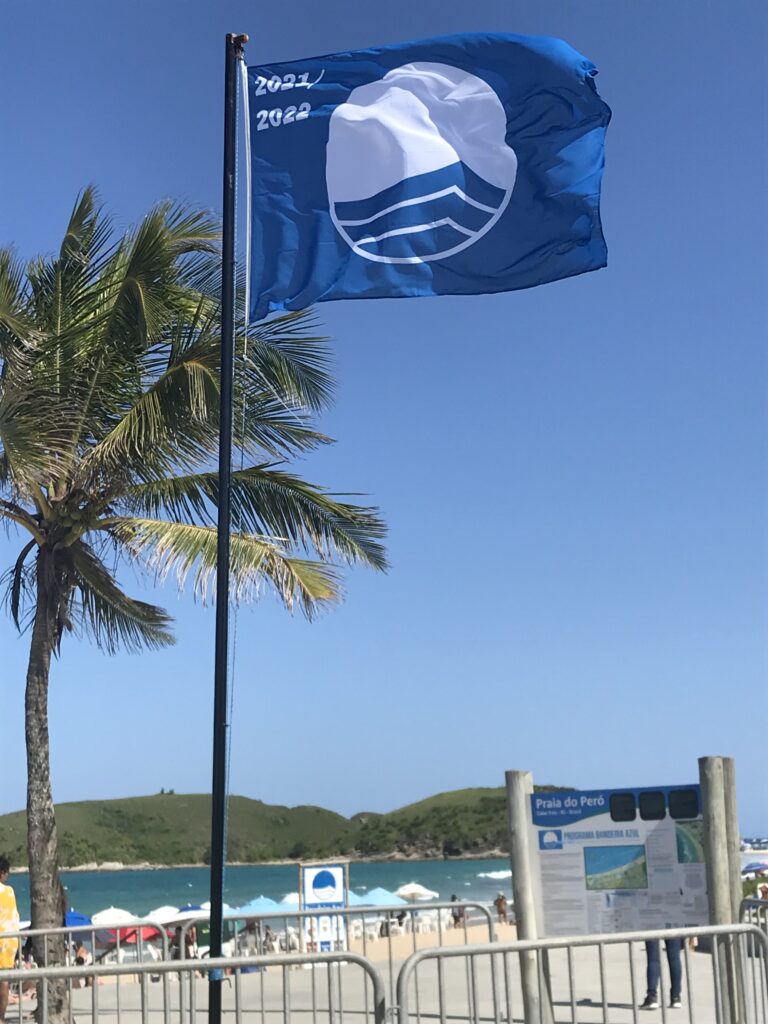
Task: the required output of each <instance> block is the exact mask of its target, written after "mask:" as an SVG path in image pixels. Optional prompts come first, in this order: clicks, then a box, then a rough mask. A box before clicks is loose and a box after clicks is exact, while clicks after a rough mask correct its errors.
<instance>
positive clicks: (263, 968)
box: [0, 952, 385, 1024]
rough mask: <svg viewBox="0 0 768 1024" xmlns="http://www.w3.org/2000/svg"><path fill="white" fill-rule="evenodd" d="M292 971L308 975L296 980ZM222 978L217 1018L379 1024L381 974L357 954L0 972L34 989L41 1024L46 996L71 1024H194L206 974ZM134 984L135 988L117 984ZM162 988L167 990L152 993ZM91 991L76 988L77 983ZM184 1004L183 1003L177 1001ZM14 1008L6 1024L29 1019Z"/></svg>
mask: <svg viewBox="0 0 768 1024" xmlns="http://www.w3.org/2000/svg"><path fill="white" fill-rule="evenodd" d="M297 968H299V969H300V968H304V969H305V971H306V973H305V971H300V972H297V971H296V969H297ZM213 971H220V972H222V974H223V980H222V1011H223V1013H224V1014H225V1015H226V1018H229V1019H230V1020H234V1021H235V1022H236V1024H241V1022H243V1021H245V1022H257V1021H258V1022H259V1024H268V1022H275V1021H284V1022H290V1021H291V1020H292V1019H294V1018H297V1017H298V1018H299V1019H300V1020H304V1021H310V1020H311V1021H312V1024H320V1022H323V1024H325V1022H331V1024H351V1022H352V1021H354V1022H355V1024H361V1022H362V1024H384V1020H385V987H384V982H383V979H382V977H381V974H380V973H379V972H378V971H377V970H376V968H375V967H374V966H373V964H371V963H369V961H367V960H366V959H365V957H362V956H358V955H357V954H355V953H349V952H345V953H311V954H307V953H287V954H284V955H278V956H263V957H259V958H258V961H254V960H253V959H251V958H248V957H221V958H220V959H216V960H211V959H209V960H205V961H196V960H175V961H173V960H171V961H163V962H160V963H135V964H126V963H122V964H96V965H92V966H88V967H83V966H78V967H35V968H32V969H30V970H23V969H22V970H13V971H3V972H0V977H2V980H3V981H8V982H10V984H11V986H12V987H15V986H18V985H23V984H27V983H29V984H32V985H35V986H36V987H37V989H38V991H39V993H40V996H39V998H40V1000H41V1010H42V1019H43V1020H48V1018H49V1001H50V999H51V995H50V991H51V988H52V986H54V985H56V984H60V985H64V986H65V987H66V990H67V992H68V996H69V999H68V1003H69V1021H70V1022H71V1024H84V1022H89V1024H95V1022H97V1021H98V1022H99V1024H106V1022H108V1024H138V1022H139V1021H140V1022H141V1024H150V1022H155V1021H159V1020H162V1021H163V1024H172V1022H176V1021H178V1022H179V1024H194V1022H196V1021H197V1020H199V1019H200V1017H199V1015H202V1014H204V1013H206V1012H207V1005H208V974H209V972H213ZM129 975H133V976H134V977H137V978H138V980H139V982H140V984H138V985H136V984H133V985H131V986H123V998H122V1000H121V999H120V988H121V986H120V980H121V979H125V978H126V976H129ZM155 980H157V981H160V980H162V981H163V982H164V984H159V985H153V984H152V981H155ZM83 982H84V983H90V984H88V987H87V988H81V987H80V985H81V983H83ZM184 992H186V993H187V994H188V997H189V998H188V999H187V1000H183V999H182V993H184ZM24 1012H25V1011H24V1010H23V1009H22V1007H21V1004H19V1005H18V1006H16V1007H13V1006H11V1007H9V1010H8V1012H7V1014H6V1021H7V1022H8V1024H14V1022H16V1021H22V1020H26V1019H28V1018H27V1017H26V1016H24Z"/></svg>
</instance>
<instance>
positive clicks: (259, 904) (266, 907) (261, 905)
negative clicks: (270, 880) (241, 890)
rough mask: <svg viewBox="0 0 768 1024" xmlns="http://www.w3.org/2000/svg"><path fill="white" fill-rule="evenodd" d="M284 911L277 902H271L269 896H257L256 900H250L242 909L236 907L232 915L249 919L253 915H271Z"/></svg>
mask: <svg viewBox="0 0 768 1024" xmlns="http://www.w3.org/2000/svg"><path fill="white" fill-rule="evenodd" d="M282 909H284V908H282V907H281V906H280V904H279V903H277V902H275V900H271V899H270V898H269V896H257V897H256V898H255V899H252V900H249V902H248V903H244V904H243V905H242V907H236V908H235V909H234V910H233V911H232V914H233V915H236V914H242V915H243V916H244V917H248V916H250V915H251V914H269V913H273V912H274V911H278V912H279V911H280V910H282Z"/></svg>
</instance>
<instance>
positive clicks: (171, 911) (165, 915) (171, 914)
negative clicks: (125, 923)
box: [144, 906, 179, 924]
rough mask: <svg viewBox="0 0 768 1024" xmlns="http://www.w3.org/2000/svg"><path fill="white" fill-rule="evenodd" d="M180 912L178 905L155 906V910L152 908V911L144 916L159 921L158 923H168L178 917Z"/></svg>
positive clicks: (145, 918)
mask: <svg viewBox="0 0 768 1024" xmlns="http://www.w3.org/2000/svg"><path fill="white" fill-rule="evenodd" d="M178 913H179V908H178V907H171V906H164V907H155V909H154V910H150V912H149V913H148V914H146V915H145V916H144V920H145V921H148V920H152V921H157V923H158V924H168V923H169V922H170V921H173V920H174V919H175V918H176V916H177V914H178Z"/></svg>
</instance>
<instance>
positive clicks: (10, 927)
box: [0, 856, 19, 1024]
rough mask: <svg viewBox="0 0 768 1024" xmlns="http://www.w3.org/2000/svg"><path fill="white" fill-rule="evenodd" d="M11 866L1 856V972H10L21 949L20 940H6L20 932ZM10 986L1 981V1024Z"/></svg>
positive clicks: (5, 858)
mask: <svg viewBox="0 0 768 1024" xmlns="http://www.w3.org/2000/svg"><path fill="white" fill-rule="evenodd" d="M10 870H11V864H10V861H9V860H8V858H7V857H5V856H0V970H5V971H10V970H12V968H13V964H14V961H15V959H16V955H17V953H18V949H19V942H18V939H4V938H2V936H3V935H4V934H7V933H8V932H17V931H18V930H19V912H18V910H17V909H16V893H15V892H14V891H13V889H12V888H11V887H10V885H6V882H7V881H8V874H9V873H10ZM9 995H10V985H9V984H8V982H7V981H0V1024H4V1022H5V1011H6V1010H7V1009H8V996H9Z"/></svg>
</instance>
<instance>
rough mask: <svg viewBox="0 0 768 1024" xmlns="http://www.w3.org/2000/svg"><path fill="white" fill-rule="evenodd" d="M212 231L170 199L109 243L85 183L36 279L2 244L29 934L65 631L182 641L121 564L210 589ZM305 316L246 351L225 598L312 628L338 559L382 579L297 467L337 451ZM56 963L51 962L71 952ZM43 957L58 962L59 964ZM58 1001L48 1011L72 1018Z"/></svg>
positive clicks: (332, 593)
mask: <svg viewBox="0 0 768 1024" xmlns="http://www.w3.org/2000/svg"><path fill="white" fill-rule="evenodd" d="M218 240H219V228H218V225H217V224H216V223H215V222H214V221H213V220H212V219H211V218H210V217H208V216H206V215H204V214H201V213H199V212H195V211H192V210H189V209H187V208H184V207H181V206H178V205H173V204H170V203H165V204H162V205H159V206H157V207H155V208H154V209H152V210H151V211H150V212H149V213H148V214H147V215H146V216H145V217H144V219H143V220H142V221H141V223H140V224H139V226H138V227H137V228H136V229H135V230H131V231H129V232H128V233H127V234H125V235H124V236H123V237H118V238H115V235H114V232H113V228H112V226H111V224H110V221H109V219H108V218H107V217H106V216H105V215H104V214H103V212H102V211H101V210H100V209H99V208H97V205H96V198H95V195H94V192H93V190H92V189H87V190H86V191H85V192H83V194H82V195H81V196H80V197H79V199H78V201H77V203H76V205H75V208H74V210H73V213H72V216H71V219H70V221H69V225H68V227H67V230H66V233H65V236H64V240H63V243H62V245H61V249H60V251H59V253H58V255H56V256H55V257H53V258H39V259H37V260H35V261H34V262H32V263H31V264H30V265H29V266H27V267H24V266H23V265H22V264H21V263H20V262H19V261H18V260H17V259H16V257H15V256H14V254H13V252H12V251H10V250H0V519H2V520H4V521H5V523H6V524H7V525H10V526H13V527H15V528H16V529H17V530H18V532H19V533H20V534H21V535H22V537H23V541H24V542H23V545H22V547H21V549H20V551H19V553H18V557H17V559H16V561H15V564H14V565H12V566H11V567H10V569H9V570H8V572H7V574H6V582H7V595H8V601H7V603H8V607H9V609H10V614H11V616H12V617H13V620H14V622H15V623H16V626H17V627H18V628H20V629H29V630H30V631H31V643H30V654H29V667H28V671H27V681H26V702H25V728H26V747H27V772H28V784H27V849H28V856H29V869H30V899H31V909H32V925H33V927H34V928H52V927H56V926H59V925H60V924H61V900H60V896H61V887H60V882H59V875H58V854H57V837H56V823H55V817H54V808H53V801H52V795H51V779H50V764H49V744H48V710H47V704H48V679H49V672H50V667H51V658H52V656H55V655H58V654H59V652H60V647H61V642H62V638H63V637H64V635H65V634H66V633H70V632H74V633H75V634H81V635H87V636H89V637H90V638H91V639H92V640H94V641H95V642H96V644H98V646H99V647H101V648H103V649H104V650H105V651H107V652H109V653H113V652H115V651H116V650H117V649H118V648H127V649H129V650H131V649H134V650H135V649H138V648H142V647H148V648H162V647H166V646H168V645H169V644H172V643H173V635H172V632H171V619H170V617H169V615H168V614H167V612H166V611H164V610H163V609H162V608H159V607H156V606H155V605H153V604H148V603H146V602H144V601H139V600H136V599H135V598H132V597H130V596H128V594H126V593H125V591H124V589H123V587H122V585H121V581H120V577H119V572H118V567H119V565H120V563H121V561H122V562H133V563H138V564H139V565H140V566H142V567H143V568H144V569H146V570H148V572H149V573H150V574H152V575H153V576H154V578H156V579H159V580H162V579H165V578H166V577H167V576H169V575H175V576H176V577H177V579H178V581H179V583H180V584H183V583H184V582H185V581H186V580H187V579H190V580H191V582H192V584H193V587H194V590H195V591H196V593H197V594H198V595H201V596H202V597H203V599H205V598H206V596H207V595H209V594H210V591H211V583H212V581H213V578H214V576H215V560H216V525H215V524H216V508H217V501H218V477H217V473H216V471H215V454H216V450H217V444H218V427H219V405H218V403H219V343H220V338H219V333H218V325H219V305H218V300H217V295H216V287H215V282H216V275H217V272H218V271H217V268H218V260H217V252H218ZM311 330H312V325H311V320H310V319H309V318H308V317H307V316H306V315H304V314H295V313H290V314H287V315H284V316H280V317H277V318H276V319H273V320H271V321H269V322H267V323H263V324H258V325H256V326H254V327H253V328H250V329H249V330H248V332H247V337H246V336H244V335H245V333H246V332H244V331H242V330H241V331H240V334H241V337H240V338H239V340H238V342H237V352H236V388H235V392H236V395H237V398H236V401H235V425H236V426H235V443H236V445H237V447H238V448H239V449H240V450H241V451H242V453H243V466H242V468H240V469H237V470H236V471H235V472H234V473H233V489H232V510H233V523H234V532H233V538H232V567H233V596H234V597H235V598H236V599H238V600H247V599H249V598H251V597H253V596H255V595H256V593H257V591H258V589H259V588H260V587H261V586H262V584H263V583H268V584H271V586H272V587H274V589H275V590H276V591H277V593H278V594H279V596H280V598H281V599H282V600H283V602H284V603H285V605H286V606H287V607H289V608H291V607H293V606H298V607H300V608H302V609H303V611H304V612H305V613H307V614H308V615H311V614H312V613H313V612H314V611H315V609H316V608H317V607H318V606H321V605H323V604H325V603H328V602H331V601H333V600H335V599H336V598H338V596H339V593H340V570H339V568H338V566H337V565H335V564H334V562H333V559H334V558H335V559H336V560H341V561H343V562H346V563H355V562H358V563H363V564H366V565H368V566H372V567H374V568H376V569H383V568H384V567H385V558H384V552H383V548H382V545H381V539H382V537H383V535H384V526H383V524H382V521H381V520H380V518H379V517H378V515H377V513H376V510H375V509H371V508H366V507H360V506H357V505H354V504H349V503H347V502H345V501H342V500H340V499H339V498H337V497H334V496H332V495H331V494H329V493H328V492H327V491H325V490H323V489H322V488H320V487H317V486H315V485H313V484H310V483H306V482H305V481H303V480H302V479H300V478H299V477H298V476H296V475H293V474H292V473H290V472H289V471H288V470H287V469H286V468H285V462H286V460H288V459H289V458H291V457H292V456H296V455H299V454H301V453H304V452H308V451H311V450H312V449H315V448H317V447H318V446H319V445H322V444H324V443H327V442H328V440H329V439H328V438H326V437H324V436H323V435H322V434H320V433H319V432H318V431H317V429H316V427H315V426H314V418H315V417H316V415H317V414H318V413H319V412H320V411H321V410H322V409H323V408H324V407H325V406H326V405H327V404H328V402H329V399H330V398H331V394H332V383H331V379H330V377H329V373H328V354H327V347H326V345H325V343H324V340H323V339H320V338H317V337H314V336H313V335H312V334H311ZM62 953H63V950H62V949H61V948H60V949H59V950H58V955H59V956H61V955H62ZM55 956H56V951H55V950H53V949H52V948H51V947H50V945H49V949H48V958H49V960H48V962H56V960H55ZM64 995H65V994H64V993H62V992H61V991H59V992H58V994H57V993H56V992H53V993H52V998H53V999H54V1002H55V1004H56V1005H53V1006H51V1007H49V1013H50V1018H49V1019H52V1020H53V1019H56V1017H57V1015H58V1016H60V1015H61V1014H63V1013H64V1008H65V1004H64Z"/></svg>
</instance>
